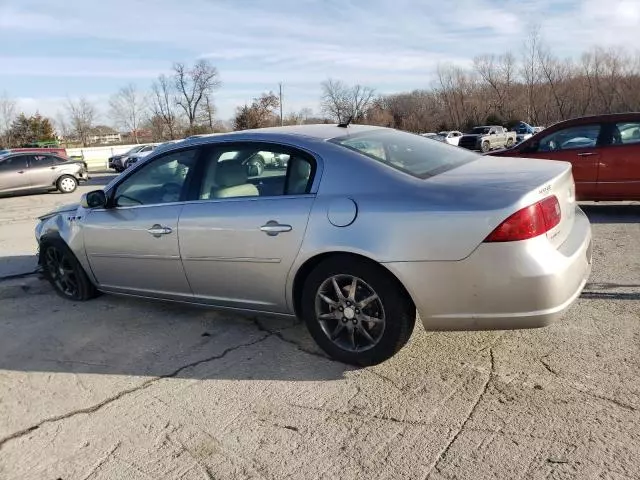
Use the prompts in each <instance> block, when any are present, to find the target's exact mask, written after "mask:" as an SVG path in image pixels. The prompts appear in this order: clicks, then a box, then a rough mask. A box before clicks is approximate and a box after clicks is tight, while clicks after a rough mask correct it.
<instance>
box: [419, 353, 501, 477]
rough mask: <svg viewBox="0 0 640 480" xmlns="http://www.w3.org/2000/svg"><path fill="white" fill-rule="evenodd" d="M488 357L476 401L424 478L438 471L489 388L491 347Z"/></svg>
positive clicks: (491, 375)
mask: <svg viewBox="0 0 640 480" xmlns="http://www.w3.org/2000/svg"><path fill="white" fill-rule="evenodd" d="M489 359H490V367H491V368H490V370H489V375H488V376H487V379H486V380H485V382H484V385H483V387H482V390H481V391H480V394H479V395H478V398H476V401H475V402H474V403H473V405H472V406H471V409H470V410H469V413H468V414H467V416H466V417H465V419H464V420H463V421H462V423H461V424H460V428H458V431H457V432H456V433H455V434H454V435H453V436H452V437H451V439H450V440H449V442H448V443H447V445H446V446H445V447H444V448H443V449H442V451H441V452H440V455H438V457H437V458H436V460H435V462H433V464H432V465H431V467H429V469H428V470H427V472H426V474H425V476H424V478H425V479H426V478H429V476H430V475H431V473H432V472H433V470H436V471H437V472H439V471H440V469H439V466H440V463H441V462H442V460H444V459H445V458H446V457H447V454H448V453H449V449H451V447H452V446H453V444H454V443H455V442H456V440H458V437H459V436H460V434H461V433H462V432H463V431H464V430H465V428H466V426H467V423H469V420H471V417H473V414H474V413H475V411H476V409H477V408H478V405H480V402H481V401H482V399H483V398H484V396H485V395H486V393H487V391H488V390H489V384H490V383H491V380H492V379H493V377H494V375H495V358H494V355H493V348H489Z"/></svg>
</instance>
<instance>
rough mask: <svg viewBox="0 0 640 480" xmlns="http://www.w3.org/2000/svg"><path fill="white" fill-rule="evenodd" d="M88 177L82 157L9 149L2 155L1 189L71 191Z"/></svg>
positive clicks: (9, 190)
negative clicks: (65, 156)
mask: <svg viewBox="0 0 640 480" xmlns="http://www.w3.org/2000/svg"><path fill="white" fill-rule="evenodd" d="M88 179H89V173H88V171H87V165H86V164H85V163H84V162H83V161H75V160H69V159H67V158H62V157H59V156H57V155H54V154H48V153H38V152H36V153H34V152H25V153H21V152H15V153H12V152H8V153H5V154H3V155H0V193H19V192H26V191H31V190H58V191H60V192H62V193H71V192H73V191H74V190H75V189H76V188H77V186H78V182H84V181H87V180H88Z"/></svg>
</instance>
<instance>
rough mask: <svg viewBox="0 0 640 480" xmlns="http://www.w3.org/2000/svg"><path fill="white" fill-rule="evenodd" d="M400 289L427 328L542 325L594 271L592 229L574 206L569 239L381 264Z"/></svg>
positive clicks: (556, 314) (488, 246)
mask: <svg viewBox="0 0 640 480" xmlns="http://www.w3.org/2000/svg"><path fill="white" fill-rule="evenodd" d="M385 266H386V267H387V268H389V269H390V270H391V271H392V272H393V273H394V274H395V275H396V276H397V277H398V278H399V279H400V281H401V282H402V283H403V284H404V285H405V287H406V288H407V290H408V291H409V294H410V295H411V297H412V298H413V300H414V303H415V304H416V308H417V310H418V313H419V314H420V318H421V319H422V323H423V325H424V327H425V329H427V330H494V329H499V330H503V329H505V330H506V329H518V328H536V327H543V326H545V325H548V324H549V323H551V322H553V321H554V320H557V319H558V318H560V317H561V315H562V313H563V312H564V311H565V310H566V309H567V308H568V307H569V306H570V305H571V304H572V303H573V301H574V300H575V299H576V298H577V297H578V296H579V295H580V293H581V292H582V289H583V288H584V286H585V284H586V282H587V279H588V277H589V274H590V272H591V225H590V223H589V220H588V219H587V217H586V215H585V214H584V213H583V212H582V210H580V208H578V207H576V216H575V221H574V225H573V228H572V231H571V233H570V234H569V237H568V238H567V239H566V240H565V242H564V243H563V244H562V245H561V246H560V247H559V248H558V249H556V248H554V247H553V246H552V245H551V243H550V242H549V241H548V240H547V238H546V236H541V237H538V238H534V239H531V240H525V241H521V242H510V243H495V244H491V243H483V244H481V245H480V246H479V247H478V248H477V249H476V250H475V251H474V252H473V253H472V254H471V255H470V256H469V257H467V258H466V259H464V260H460V261H457V262H397V263H387V264H385Z"/></svg>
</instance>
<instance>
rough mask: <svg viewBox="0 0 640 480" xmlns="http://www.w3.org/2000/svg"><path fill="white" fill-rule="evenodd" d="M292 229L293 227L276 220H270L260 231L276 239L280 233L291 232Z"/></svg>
mask: <svg viewBox="0 0 640 480" xmlns="http://www.w3.org/2000/svg"><path fill="white" fill-rule="evenodd" d="M292 229H293V227H291V225H283V224H281V223H278V222H276V221H275V220H269V221H268V222H267V223H266V224H265V225H262V226H261V227H260V230H262V231H263V232H264V233H266V234H267V235H269V236H270V237H274V236H276V235H278V234H279V233H284V232H290V231H291V230H292Z"/></svg>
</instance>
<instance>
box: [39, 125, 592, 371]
mask: <svg viewBox="0 0 640 480" xmlns="http://www.w3.org/2000/svg"><path fill="white" fill-rule="evenodd" d="M265 151H266V152H271V153H273V154H281V155H287V156H288V162H287V166H286V167H281V168H280V169H275V168H274V169H273V170H264V171H262V172H261V173H260V174H259V175H253V176H250V175H249V173H248V170H247V168H246V161H247V159H249V158H251V157H252V156H254V155H255V153H256V152H265ZM35 234H36V238H37V239H38V242H39V245H40V261H41V264H42V265H43V267H44V272H45V274H46V275H47V276H48V278H49V280H50V281H51V283H52V284H53V286H54V288H55V289H56V290H57V292H58V293H59V294H61V295H62V296H64V297H67V298H69V299H72V300H74V301H77V300H88V299H90V298H92V297H94V296H95V295H96V294H97V293H98V291H101V292H108V293H118V294H127V295H135V296H140V297H147V298H160V299H166V300H173V301H179V302H189V303H196V304H200V305H210V306H212V307H220V308H229V309H236V310H244V311H253V312H260V313H269V314H281V315H290V316H294V315H295V316H298V317H300V318H302V319H304V321H305V322H306V324H307V326H308V328H309V331H310V332H311V335H312V336H313V337H314V339H315V340H316V341H317V342H318V344H319V345H320V346H321V347H322V348H323V349H324V350H325V351H326V352H327V353H328V354H329V355H331V356H332V357H334V358H336V359H339V360H341V361H344V362H348V363H354V364H361V365H370V364H375V363H378V362H381V361H383V360H385V359H387V358H389V357H391V356H392V355H394V354H395V353H396V352H397V351H398V350H399V349H400V348H401V347H402V346H403V345H404V344H405V343H406V342H407V340H408V339H409V336H410V335H411V332H412V330H413V326H414V322H415V319H416V310H417V311H418V312H419V314H420V319H421V321H422V323H423V325H424V327H425V328H426V329H428V330H472V329H512V328H529V327H540V326H543V325H546V324H548V323H549V322H550V321H552V320H553V319H555V318H557V317H558V315H559V314H560V313H561V312H563V311H564V310H565V309H566V308H567V307H568V306H569V305H570V304H571V303H572V302H573V301H574V299H575V298H576V297H578V295H579V294H580V292H581V291H582V288H583V287H584V285H585V283H586V281H587V277H588V275H589V272H590V268H591V226H590V224H589V221H588V220H587V217H586V216H585V215H584V213H583V212H582V210H580V208H579V207H578V206H577V205H576V203H575V194H574V182H573V177H572V173H571V165H570V164H569V163H565V162H554V161H540V160H527V159H521V158H519V159H508V158H499V157H486V156H485V157H483V156H481V155H479V154H476V153H473V152H470V151H466V150H463V149H458V148H451V146H449V145H445V144H443V143H440V142H434V141H431V140H429V139H427V138H424V137H421V136H419V135H414V134H410V133H405V132H400V131H397V130H392V129H387V128H379V127H368V126H348V127H343V126H335V125H307V126H294V127H281V128H270V129H261V130H253V131H243V132H235V133H230V134H225V135H219V136H215V137H208V138H197V139H193V140H187V141H184V142H181V143H179V144H175V145H170V146H167V147H164V148H161V149H157V150H156V151H155V152H154V153H153V154H152V155H150V156H149V157H147V158H146V159H144V160H143V161H141V162H139V163H138V164H136V165H134V166H133V167H132V168H131V169H130V170H128V171H127V172H125V173H124V174H123V175H120V176H119V177H118V178H116V179H115V180H113V181H112V182H111V183H110V184H109V185H107V186H106V187H105V188H104V190H96V191H93V192H89V193H87V194H85V195H84V196H83V198H82V201H81V205H74V206H70V207H66V208H62V209H60V210H58V211H56V212H52V213H50V214H48V215H45V216H43V217H41V219H40V222H39V223H38V225H37V227H36V230H35Z"/></svg>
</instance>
